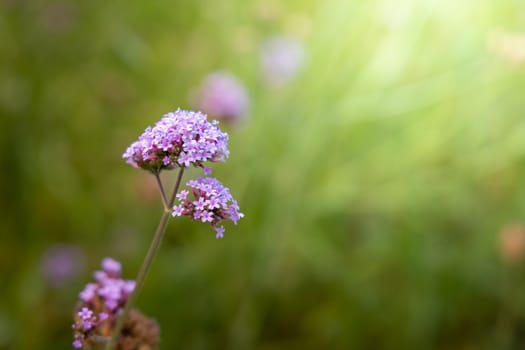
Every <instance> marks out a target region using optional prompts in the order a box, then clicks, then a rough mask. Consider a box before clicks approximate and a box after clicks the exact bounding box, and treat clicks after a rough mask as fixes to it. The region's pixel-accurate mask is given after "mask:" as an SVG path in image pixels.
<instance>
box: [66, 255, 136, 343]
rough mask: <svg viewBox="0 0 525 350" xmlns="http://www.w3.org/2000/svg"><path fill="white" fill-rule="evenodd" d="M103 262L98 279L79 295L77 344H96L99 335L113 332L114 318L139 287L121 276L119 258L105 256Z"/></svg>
mask: <svg viewBox="0 0 525 350" xmlns="http://www.w3.org/2000/svg"><path fill="white" fill-rule="evenodd" d="M101 265H102V271H95V273H94V278H95V281H96V283H88V284H87V285H86V286H85V288H84V290H83V291H82V292H80V295H79V298H80V303H79V305H78V307H77V313H76V315H75V323H74V324H73V330H74V333H75V334H74V338H75V340H74V342H73V347H75V348H82V347H83V346H91V345H93V343H94V339H95V338H96V336H109V335H110V333H108V331H109V330H110V328H111V323H112V321H113V320H114V319H115V318H116V317H117V316H118V314H119V313H120V311H121V310H122V309H123V308H124V306H125V305H126V302H127V301H128V299H129V296H130V295H131V292H133V290H134V289H135V281H132V280H123V279H121V278H120V274H121V265H120V263H119V262H118V261H116V260H113V259H111V258H105V259H104V260H102V264H101ZM106 333H108V334H106Z"/></svg>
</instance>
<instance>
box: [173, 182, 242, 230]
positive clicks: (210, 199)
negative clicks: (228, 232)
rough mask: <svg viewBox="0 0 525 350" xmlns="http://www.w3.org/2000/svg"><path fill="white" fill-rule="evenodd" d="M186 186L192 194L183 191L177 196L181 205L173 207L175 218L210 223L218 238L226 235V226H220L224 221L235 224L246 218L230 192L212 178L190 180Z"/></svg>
mask: <svg viewBox="0 0 525 350" xmlns="http://www.w3.org/2000/svg"><path fill="white" fill-rule="evenodd" d="M186 185H188V186H189V187H190V188H191V195H192V198H191V199H190V198H189V197H188V195H189V194H190V192H188V191H186V190H183V191H181V192H179V194H177V199H178V200H179V204H178V205H176V206H174V207H173V213H172V215H173V216H189V217H191V218H192V219H193V220H200V221H202V222H209V223H210V224H211V226H212V228H213V229H214V230H215V232H216V233H217V234H216V237H217V238H221V237H223V234H224V226H222V225H221V226H219V223H220V222H221V221H222V220H231V221H233V222H234V223H235V224H237V221H238V220H239V219H240V218H242V217H243V216H244V214H242V213H240V212H239V206H238V205H237V201H236V200H235V199H233V197H232V195H231V194H230V190H229V189H228V188H226V187H224V186H223V185H222V184H221V183H220V182H219V181H218V180H217V179H215V178H212V177H206V178H201V177H199V178H197V179H196V180H190V181H189V182H188V183H187V184H186Z"/></svg>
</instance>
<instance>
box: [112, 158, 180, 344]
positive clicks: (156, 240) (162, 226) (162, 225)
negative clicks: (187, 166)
mask: <svg viewBox="0 0 525 350" xmlns="http://www.w3.org/2000/svg"><path fill="white" fill-rule="evenodd" d="M183 173H184V168H180V170H179V175H178V176H177V181H176V183H175V186H174V187H173V193H172V194H171V197H170V199H169V202H167V203H165V204H167V207H166V208H164V212H163V213H162V216H161V218H160V222H159V225H158V226H157V230H156V231H155V235H154V236H153V241H151V245H150V247H149V249H148V252H147V254H146V257H145V258H144V261H143V263H142V266H141V267H140V270H139V273H138V275H137V279H136V280H135V289H134V290H133V292H132V293H131V295H130V297H129V300H128V302H127V303H126V306H125V307H124V310H123V311H122V314H121V315H120V317H119V318H118V320H117V324H116V325H115V329H114V330H113V336H112V337H111V340H110V341H109V342H108V343H107V345H106V350H112V349H114V348H115V346H116V343H117V339H118V337H119V335H120V332H121V331H122V327H123V326H124V322H125V321H126V318H127V317H128V314H129V311H130V310H131V307H132V306H133V304H135V302H136V301H137V298H138V295H139V293H140V291H141V289H142V287H143V286H144V281H145V280H146V276H147V275H148V272H149V270H150V267H151V263H152V262H153V259H154V258H155V255H157V252H158V250H159V247H160V244H161V242H162V238H163V237H164V233H165V232H166V227H167V224H168V220H169V218H170V215H171V207H173V203H174V202H175V196H176V195H177V192H178V190H179V186H180V182H181V180H182V175H183ZM159 182H160V179H159ZM164 197H165V195H164Z"/></svg>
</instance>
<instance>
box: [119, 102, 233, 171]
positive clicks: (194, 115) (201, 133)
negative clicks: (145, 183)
mask: <svg viewBox="0 0 525 350" xmlns="http://www.w3.org/2000/svg"><path fill="white" fill-rule="evenodd" d="M217 125H218V122H217V121H213V122H211V123H210V122H208V120H207V118H206V115H205V114H202V113H200V112H192V111H185V110H181V109H178V110H177V111H175V112H170V113H168V114H165V115H164V116H163V117H162V119H161V120H160V121H159V122H157V124H155V126H154V127H153V128H151V127H148V128H147V129H146V130H145V131H144V133H143V134H142V135H140V137H139V139H138V140H137V141H136V142H134V143H133V144H131V146H129V147H128V149H127V150H126V152H125V153H124V154H123V158H125V159H126V160H127V163H129V164H131V165H133V166H134V167H136V168H142V169H145V170H149V171H151V172H153V173H158V172H160V171H161V170H163V169H168V170H169V169H174V168H176V167H189V166H190V165H194V166H197V167H201V168H202V167H204V165H203V162H206V161H211V162H223V161H225V160H226V158H227V157H228V155H229V151H228V148H227V144H228V134H226V133H224V132H222V131H221V130H220V129H219V128H218V127H217Z"/></svg>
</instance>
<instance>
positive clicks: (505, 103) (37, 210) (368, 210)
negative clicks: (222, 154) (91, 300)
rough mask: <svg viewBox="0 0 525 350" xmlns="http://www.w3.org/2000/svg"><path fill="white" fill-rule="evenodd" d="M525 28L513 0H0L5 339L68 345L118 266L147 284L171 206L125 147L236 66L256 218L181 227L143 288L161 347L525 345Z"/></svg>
mask: <svg viewBox="0 0 525 350" xmlns="http://www.w3.org/2000/svg"><path fill="white" fill-rule="evenodd" d="M524 23H525V5H524V4H523V3H522V2H521V1H515V0H489V1H478V0H464V1H455V0H442V1H423V0H420V1H418V0H398V1H394V0H370V1H357V0H356V1H349V0H323V1H321V0H319V1H314V0H302V1H298V0H296V1H276V0H256V1H243V0H232V1H190V0H181V1H177V2H172V1H167V0H159V1H151V2H130V1H122V0H116V1H99V0H91V1H67V0H1V1H0V130H1V132H0V145H1V146H0V152H1V153H0V154H1V156H0V157H1V158H0V161H1V164H2V171H1V172H0V184H1V197H0V233H1V242H0V348H1V349H69V348H71V342H72V333H71V328H70V327H71V322H72V321H71V318H72V312H73V311H72V310H73V307H74V305H75V303H76V300H77V297H78V293H79V291H80V290H81V289H82V288H83V285H84V284H85V283H87V282H89V281H91V279H92V275H91V274H92V271H94V270H95V269H97V268H98V267H99V263H100V261H101V260H102V258H104V257H106V256H111V257H113V258H115V259H117V260H119V261H121V262H122V263H123V266H124V276H125V278H134V277H135V275H136V272H137V271H138V268H139V266H140V263H141V261H142V259H143V256H144V254H145V252H146V249H147V246H148V244H149V241H150V240H151V237H152V235H153V231H154V229H155V226H156V224H157V222H158V219H159V217H160V215H161V213H162V205H161V202H160V199H159V197H158V193H157V191H156V187H155V182H154V180H153V178H152V177H151V176H150V175H148V174H147V173H145V172H143V171H141V170H136V169H133V168H132V167H130V166H129V165H127V164H125V162H124V161H123V160H122V159H121V155H122V153H123V152H124V150H125V149H126V147H127V146H128V145H129V144H130V143H131V142H132V141H134V140H135V139H136V138H137V137H138V135H139V134H140V133H141V132H142V131H143V130H144V128H145V127H146V126H148V125H152V124H153V123H154V122H155V121H157V120H158V119H159V118H160V117H161V116H162V115H163V114H164V113H166V112H168V111H171V110H174V109H176V108H177V107H182V108H198V107H199V106H198V101H199V98H198V96H199V93H200V89H201V88H200V87H201V86H202V84H203V81H205V79H206V77H207V76H208V74H210V73H213V72H217V71H219V72H223V73H224V72H226V74H229V77H234V78H235V79H236V82H237V83H238V84H240V85H241V88H242V89H244V91H245V94H246V95H245V97H246V98H247V99H249V103H248V104H247V105H244V107H243V108H244V109H242V108H241V109H242V111H243V112H242V113H241V114H242V116H238V118H233V119H231V118H230V119H228V120H223V122H222V124H221V125H223V126H224V128H225V130H227V131H228V132H229V133H230V150H231V157H230V159H229V160H228V162H227V163H224V164H217V165H216V166H215V168H214V174H215V175H216V176H217V177H218V178H220V179H221V181H222V182H223V183H225V184H226V185H228V186H229V187H230V188H231V191H232V194H233V195H234V196H235V197H236V198H237V200H238V201H239V204H240V206H241V209H242V211H243V212H244V213H245V215H246V217H245V218H244V219H243V220H241V221H240V223H239V225H238V226H234V225H228V226H227V227H226V234H225V238H224V239H222V240H216V239H215V238H214V232H213V231H212V230H211V229H210V228H209V226H208V225H204V224H199V223H192V222H190V221H189V220H186V219H185V218H182V219H177V220H172V221H171V222H170V225H169V228H168V232H167V235H166V238H165V241H164V242H163V246H162V249H161V251H160V254H159V255H158V256H157V259H156V261H155V264H154V265H153V269H152V271H151V274H150V276H149V278H148V280H147V283H146V285H145V288H144V289H143V292H142V294H141V297H140V299H139V307H140V309H141V310H142V311H143V312H144V313H146V314H148V315H150V316H153V317H155V318H156V319H157V320H158V322H159V323H160V326H161V328H162V344H161V348H162V349H190V350H193V349H195V350H200V349H212V350H213V349H260V350H273V349H321V348H324V349H521V348H524V347H525V280H524V277H525V271H524V260H523V256H524V253H525V229H524V224H525V214H524V213H525V183H524V182H525V119H524V117H525V116H524V111H525V96H524V91H525V26H524ZM276 42H277V43H278V45H275V43H276ZM272 43H273V44H272ZM276 46H277V47H278V49H275V50H276V51H277V53H275V52H274V53H273V54H272V51H271V50H270V52H268V50H269V49H268V48H269V47H273V48H275V47H276ZM287 50H288V51H287ZM272 55H274V56H272ZM268 57H269V58H268ZM272 69H273V71H272ZM221 91H222V90H221ZM222 92H223V93H224V94H225V96H227V95H228V91H226V90H224V91H222ZM219 100H220V99H219ZM245 102H246V101H245ZM216 117H221V116H219V115H217V116H216ZM198 174H200V172H198V171H192V172H189V173H188V174H186V176H185V179H186V180H188V179H189V178H191V177H193V176H196V175H198ZM164 175H165V178H164V180H165V181H166V182H167V183H169V182H170V181H171V182H172V181H173V177H174V173H166V174H164Z"/></svg>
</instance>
